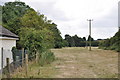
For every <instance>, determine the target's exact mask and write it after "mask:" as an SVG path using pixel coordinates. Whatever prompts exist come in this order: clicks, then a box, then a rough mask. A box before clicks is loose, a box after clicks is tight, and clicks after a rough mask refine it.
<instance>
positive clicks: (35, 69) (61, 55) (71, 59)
mask: <svg viewBox="0 0 120 80" xmlns="http://www.w3.org/2000/svg"><path fill="white" fill-rule="evenodd" d="M52 52H54V54H55V56H56V60H55V61H54V62H53V63H52V64H49V65H45V66H43V67H40V66H39V65H36V64H35V63H34V62H31V63H29V69H28V70H29V73H28V76H27V77H29V78H117V77H118V76H117V73H118V53H117V52H115V51H110V50H101V49H97V48H92V51H88V50H87V49H86V48H79V47H78V48H76V47H72V48H62V49H52ZM19 71H20V72H19ZM12 77H14V78H24V77H26V75H25V70H24V69H18V70H17V71H16V72H15V74H13V75H12Z"/></svg>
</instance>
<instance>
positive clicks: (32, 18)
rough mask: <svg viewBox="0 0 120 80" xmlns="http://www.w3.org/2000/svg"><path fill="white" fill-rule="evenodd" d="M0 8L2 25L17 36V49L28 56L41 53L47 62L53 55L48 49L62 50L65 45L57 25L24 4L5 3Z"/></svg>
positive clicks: (18, 2)
mask: <svg viewBox="0 0 120 80" xmlns="http://www.w3.org/2000/svg"><path fill="white" fill-rule="evenodd" d="M1 7H2V10H3V11H2V16H3V17H2V22H3V24H2V25H3V26H4V27H6V28H7V29H9V30H10V31H12V32H13V33H15V34H17V35H19V41H17V48H18V49H21V48H25V49H27V50H29V51H30V53H29V56H31V55H33V54H36V52H39V54H41V53H43V54H41V56H42V57H45V58H47V59H44V60H49V58H48V57H50V61H51V57H54V55H53V53H51V52H50V51H48V49H50V48H54V47H55V48H62V47H63V46H64V45H65V44H66V43H64V40H63V39H62V37H61V33H60V31H59V30H58V28H57V25H56V24H55V23H53V22H52V21H51V20H47V17H45V16H44V15H43V14H40V13H39V12H36V11H35V10H34V9H32V8H30V7H29V6H28V5H26V4H25V3H24V2H20V1H15V2H7V3H5V5H4V6H0V8H1ZM13 53H14V52H13ZM41 59H42V58H41ZM48 63H49V61H48Z"/></svg>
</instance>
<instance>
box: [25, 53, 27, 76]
mask: <svg viewBox="0 0 120 80" xmlns="http://www.w3.org/2000/svg"><path fill="white" fill-rule="evenodd" d="M25 64H26V66H25V68H26V69H25V70H26V76H28V54H27V53H26V54H25Z"/></svg>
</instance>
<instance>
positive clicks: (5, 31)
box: [0, 25, 18, 38]
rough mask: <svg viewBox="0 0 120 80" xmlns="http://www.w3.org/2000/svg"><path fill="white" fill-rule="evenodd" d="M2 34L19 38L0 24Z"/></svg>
mask: <svg viewBox="0 0 120 80" xmlns="http://www.w3.org/2000/svg"><path fill="white" fill-rule="evenodd" d="M0 36H6V37H12V38H18V36H17V35H16V34H14V33H12V32H11V31H9V30H8V29H6V28H4V27H2V26H1V25H0Z"/></svg>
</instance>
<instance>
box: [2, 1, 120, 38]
mask: <svg viewBox="0 0 120 80" xmlns="http://www.w3.org/2000/svg"><path fill="white" fill-rule="evenodd" d="M8 1H15V0H2V1H0V3H4V2H8ZM20 1H23V2H25V3H26V4H27V5H29V6H31V7H32V8H34V9H35V10H36V11H40V13H42V14H44V15H46V16H47V17H48V19H50V20H52V21H53V22H55V23H56V24H57V25H58V29H59V30H60V31H61V33H62V36H63V37H64V35H65V34H70V35H71V36H73V35H75V34H77V35H78V36H80V37H84V36H85V37H87V36H88V35H89V27H88V21H87V19H93V21H92V37H93V38H94V39H98V38H102V39H105V38H110V37H112V36H113V35H114V34H115V33H116V32H117V31H118V1H119V0H20Z"/></svg>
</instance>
